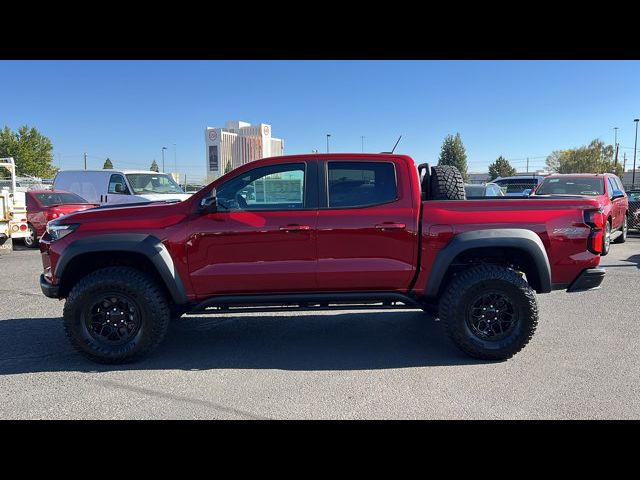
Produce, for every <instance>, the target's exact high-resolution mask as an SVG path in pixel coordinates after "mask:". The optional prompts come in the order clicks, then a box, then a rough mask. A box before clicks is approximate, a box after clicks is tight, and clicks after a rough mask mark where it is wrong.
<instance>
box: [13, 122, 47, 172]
mask: <svg viewBox="0 0 640 480" xmlns="http://www.w3.org/2000/svg"><path fill="white" fill-rule="evenodd" d="M0 157H13V159H14V160H15V162H16V174H17V175H18V176H33V177H40V178H51V177H53V176H54V175H55V173H56V172H57V171H58V169H57V168H55V167H54V166H53V145H52V144H51V140H49V138H47V137H45V136H44V135H42V134H41V133H40V132H38V130H37V129H36V128H34V127H29V126H27V125H23V126H21V127H20V128H19V129H18V131H17V132H12V131H11V129H10V128H9V127H7V126H5V127H4V129H3V130H2V131H0Z"/></svg>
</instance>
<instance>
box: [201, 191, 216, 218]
mask: <svg viewBox="0 0 640 480" xmlns="http://www.w3.org/2000/svg"><path fill="white" fill-rule="evenodd" d="M217 211H218V199H217V197H216V189H215V188H214V189H213V190H211V193H210V194H209V195H207V196H206V197H203V198H202V200H200V212H201V213H216V212H217Z"/></svg>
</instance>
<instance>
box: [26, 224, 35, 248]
mask: <svg viewBox="0 0 640 480" xmlns="http://www.w3.org/2000/svg"><path fill="white" fill-rule="evenodd" d="M24 245H25V247H28V248H36V247H37V246H38V236H37V235H36V229H35V228H33V225H31V224H29V236H27V237H24Z"/></svg>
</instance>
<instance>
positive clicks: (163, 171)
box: [162, 147, 167, 173]
mask: <svg viewBox="0 0 640 480" xmlns="http://www.w3.org/2000/svg"><path fill="white" fill-rule="evenodd" d="M166 149H167V147H162V173H165V169H164V151H165V150H166Z"/></svg>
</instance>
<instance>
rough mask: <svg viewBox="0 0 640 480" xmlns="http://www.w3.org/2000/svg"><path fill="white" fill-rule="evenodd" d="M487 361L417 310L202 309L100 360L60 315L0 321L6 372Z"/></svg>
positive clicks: (0, 371) (0, 364) (0, 368)
mask: <svg viewBox="0 0 640 480" xmlns="http://www.w3.org/2000/svg"><path fill="white" fill-rule="evenodd" d="M479 363H483V362H482V361H480V360H475V359H473V358H470V357H468V356H466V355H465V354H464V353H462V352H460V351H459V350H458V349H457V348H456V347H455V346H454V345H453V344H452V343H451V342H450V341H449V339H448V338H447V337H446V335H445V333H444V330H443V329H442V328H441V324H440V323H438V322H435V321H433V317H432V316H430V315H428V314H425V313H423V312H418V311H402V312H384V313H373V312H368V313H344V314H337V315H303V316H299V317H296V316H293V315H289V316H260V315H249V316H220V317H214V316H204V317H183V318H182V319H181V320H179V321H176V322H174V323H173V324H172V325H171V326H170V328H169V331H168V333H167V336H166V337H165V339H164V341H163V343H162V344H161V345H160V347H159V348H158V349H157V350H156V351H155V352H153V353H152V354H151V355H150V356H149V357H148V358H146V359H144V360H142V361H140V362H137V363H134V364H129V365H99V364H95V363H93V362H90V361H89V360H86V359H85V358H84V357H83V356H81V355H80V354H79V353H77V352H76V351H75V350H74V349H73V348H72V347H71V345H70V344H69V342H68V341H67V339H66V338H65V335H64V331H63V327H62V320H61V319H60V318H41V319H30V318H21V319H10V320H3V321H0V375H7V374H17V373H34V372H59V371H81V372H103V371H118V370H120V371H124V370H166V369H181V370H209V369H281V370H369V369H388V368H405V367H421V366H437V365H467V364H479Z"/></svg>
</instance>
